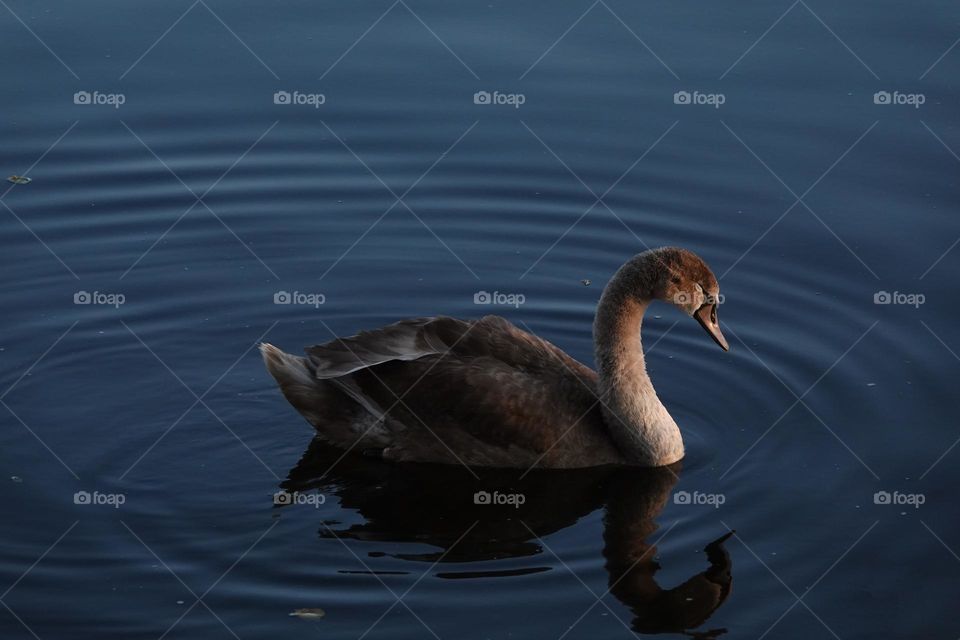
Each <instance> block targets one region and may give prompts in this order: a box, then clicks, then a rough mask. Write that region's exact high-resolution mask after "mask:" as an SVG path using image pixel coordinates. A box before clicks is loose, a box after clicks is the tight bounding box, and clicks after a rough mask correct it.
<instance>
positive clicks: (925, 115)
mask: <svg viewBox="0 0 960 640" xmlns="http://www.w3.org/2000/svg"><path fill="white" fill-rule="evenodd" d="M2 4H3V8H2V10H0V35H2V37H0V54H2V56H3V59H4V60H5V61H6V62H7V64H6V65H5V73H4V77H3V89H2V95H3V99H2V118H0V140H2V141H3V144H2V145H0V171H2V172H3V174H4V175H3V177H6V176H7V175H25V176H26V177H29V178H32V182H30V183H29V184H23V185H14V184H12V183H8V182H4V183H3V185H4V187H3V190H2V191H0V193H2V194H3V195H2V199H0V203H2V206H0V220H2V222H0V255H2V258H0V260H2V264H3V271H2V272H3V280H2V283H0V303H2V308H3V315H2V317H3V321H2V328H3V331H2V334H0V363H2V367H0V371H2V379H0V389H2V390H0V393H2V401H3V405H4V406H3V407H0V416H2V418H0V419H2V425H3V430H2V443H0V466H2V471H3V473H2V476H0V487H2V494H0V499H2V503H3V514H4V515H3V518H2V519H0V541H2V545H0V577H2V582H0V603H2V604H3V605H4V606H3V608H0V629H2V632H0V636H2V637H4V638H40V639H42V640H46V639H48V638H94V637H95V638H105V637H111V638H112V637H117V638H160V637H167V638H204V639H208V638H230V637H237V638H244V639H247V638H275V637H278V636H283V637H289V638H313V637H318V636H324V637H331V638H360V637H369V638H399V637H411V638H423V637H431V636H435V637H438V638H444V639H446V638H484V639H486V638H508V637H537V638H560V637H565V638H586V637H591V638H592V637H596V636H598V635H599V636H602V637H606V636H610V637H627V636H629V635H632V634H635V633H638V632H639V633H653V632H664V633H674V634H676V633H680V632H682V631H684V630H685V631H687V632H689V633H694V632H697V633H699V634H701V635H699V636H695V637H714V636H718V635H723V633H722V632H723V630H726V632H727V634H728V635H727V636H726V637H738V638H740V637H744V638H762V637H771V638H773V637H777V638H810V637H823V638H841V639H844V640H847V639H850V638H867V637H877V636H880V635H882V636H883V637H895V638H917V637H938V638H940V637H942V638H954V637H957V635H958V634H960V623H958V622H957V621H956V618H955V616H952V615H951V613H952V610H953V603H954V602H955V601H956V598H957V595H958V590H957V576H958V569H960V558H958V555H957V554H958V551H960V517H958V513H957V509H956V506H955V504H956V501H955V496H954V491H955V487H956V486H957V481H958V480H960V473H958V471H957V468H958V467H957V463H958V456H960V451H958V449H956V448H954V445H956V443H957V438H958V436H960V432H958V428H957V421H956V411H955V405H956V402H955V397H956V394H955V390H954V387H955V386H956V382H955V380H956V377H957V372H958V371H960V361H958V360H960V358H958V355H957V353H958V352H960V338H958V336H957V333H956V331H955V327H956V317H957V312H958V305H957V300H956V295H955V291H956V281H957V278H958V275H960V249H958V248H956V245H957V240H958V237H960V219H958V217H957V215H956V214H957V203H958V196H960V181H958V176H960V157H958V151H960V130H958V110H957V109H958V104H960V102H958V101H960V87H958V86H957V82H956V78H957V77H958V72H960V46H958V47H956V48H953V47H954V46H955V45H956V44H957V38H958V37H960V6H958V5H956V3H950V2H928V3H924V5H923V6H907V5H904V4H902V3H891V2H883V3H879V4H878V3H872V4H869V5H849V6H842V7H841V6H835V5H831V4H830V3H824V2H809V3H805V2H803V1H800V2H797V3H794V4H792V5H791V4H790V3H788V2H784V3H773V4H770V3H721V4H717V3H697V2H671V3H661V4H649V3H644V4H636V3H627V2H621V1H619V0H615V1H614V0H610V1H607V2H603V1H601V2H596V3H593V4H590V3H589V2H583V3H576V2H561V3H527V2H522V3H489V2H482V3H441V2H421V1H419V0H416V1H414V0H410V1H409V2H406V1H400V2H397V3H394V4H390V3H389V2H382V3H360V4H356V3H334V2H318V3H314V2H291V3H281V4H272V3H262V2H260V3H255V2H235V3H225V2H222V1H220V0H200V1H198V2H196V3H193V4H190V3H189V2H168V3H159V2H154V3H133V4H131V3H122V2H114V1H108V2H100V3H96V4H90V3H69V2H62V1H51V2H39V3H38V2H30V3H28V2H23V1H20V0H7V2H5V3H2ZM84 92H85V93H84ZM284 92H285V93H284ZM478 92H488V93H489V94H490V101H489V102H490V103H489V104H486V103H485V102H486V95H485V94H482V93H481V94H480V95H479V96H477V97H476V101H477V102H479V104H477V103H475V94H477V93H478ZM494 92H497V93H494ZM678 92H686V93H679V94H678ZM878 92H880V93H878ZM884 92H885V93H884ZM75 94H78V95H77V96H76V98H75ZM275 94H278V95H276V99H275ZM288 94H289V100H288V99H287V95H288ZM675 94H676V95H675ZM88 96H89V97H88ZM321 96H322V97H321ZM688 96H689V101H688ZM664 244H674V245H680V246H684V247H687V248H689V249H691V250H694V251H696V252H697V253H698V254H700V255H701V256H703V257H704V258H705V259H706V261H707V262H708V263H709V264H710V265H711V266H712V267H713V269H714V271H715V272H716V274H717V275H718V276H719V277H720V280H721V287H722V292H723V294H724V296H725V301H724V304H723V305H722V307H721V312H720V316H721V321H722V323H723V327H724V331H725V332H726V334H727V338H728V339H729V341H730V343H731V347H732V348H731V351H730V352H729V353H728V354H723V353H721V352H720V351H719V349H716V347H715V345H713V344H712V343H710V341H709V339H708V338H707V337H706V336H704V335H703V333H702V331H701V330H700V329H699V328H698V327H696V326H695V324H694V323H693V322H690V321H689V320H688V319H686V318H684V317H683V316H682V314H680V313H678V312H676V311H675V310H673V309H670V308H669V307H667V306H662V307H660V308H655V309H654V310H653V311H652V313H653V314H656V317H649V318H648V320H647V322H646V323H645V326H644V338H645V344H646V345H647V350H648V364H649V369H650V372H651V375H652V377H653V379H654V382H655V384H656V386H657V389H658V391H659V393H660V396H661V397H662V398H663V400H664V402H665V404H666V405H667V407H668V408H669V410H670V411H671V413H672V414H673V416H674V417H675V418H676V420H677V422H678V423H679V424H680V426H681V428H682V429H683V431H684V436H685V441H686V443H687V447H688V456H687V459H686V460H685V461H684V462H683V465H682V469H678V470H677V473H678V475H679V478H678V479H676V478H673V477H671V476H665V475H664V474H663V473H656V472H639V471H637V472H631V471H622V472H614V471H603V470H597V471H583V472H559V473H556V472H554V473H549V472H532V473H530V474H528V475H526V476H525V477H524V478H523V479H519V478H517V477H514V476H509V475H508V476H503V475H502V474H492V475H491V474H482V473H478V475H479V476H480V477H479V479H477V478H474V477H473V475H472V474H471V472H470V471H469V470H467V469H464V468H461V467H453V468H449V469H438V468H432V467H413V468H406V467H394V466H390V465H385V464H383V463H378V462H375V461H370V460H365V459H357V458H356V457H354V456H353V455H350V456H347V457H345V458H341V456H340V452H337V451H330V450H326V449H324V448H323V447H318V446H316V445H315V446H313V447H312V448H310V449H309V450H308V446H309V445H310V442H311V436H312V432H311V430H310V428H309V427H308V426H307V425H306V424H305V423H304V422H303V420H302V419H301V418H300V417H299V416H298V415H297V414H296V413H295V412H294V411H293V410H292V409H291V408H290V407H289V406H288V405H287V403H286V402H285V401H284V400H283V398H282V397H281V395H280V394H279V392H278V391H277V390H276V388H275V386H274V384H273V381H272V380H271V379H270V378H269V376H268V375H267V373H266V372H265V371H264V369H263V366H262V363H261V361H260V358H259V356H258V354H257V353H256V349H255V345H256V344H257V343H258V342H260V341H261V340H269V341H270V342H273V343H275V344H277V345H279V346H281V347H283V348H285V349H287V350H288V351H294V352H296V351H297V350H298V349H299V348H300V347H301V345H307V344H313V343H316V342H326V341H328V340H329V339H331V338H332V337H333V335H350V334H353V333H355V332H356V331H358V330H360V329H363V328H372V327H377V326H380V325H382V324H385V323H389V322H392V321H394V320H397V319H400V318H404V317H410V316H419V315H433V314H447V315H453V316H460V317H479V316H481V315H484V314H486V313H490V312H495V313H499V314H502V315H504V316H506V317H507V318H509V319H511V320H512V321H514V322H515V323H517V324H518V325H520V326H523V327H525V328H528V329H529V330H531V331H533V332H535V333H538V334H539V335H542V336H544V337H545V338H547V339H549V340H551V341H553V342H554V343H556V344H557V345H559V346H560V347H562V348H563V349H565V350H566V351H567V352H568V353H570V354H571V355H573V356H574V357H576V358H578V359H580V360H581V361H584V362H587V363H591V364H592V355H591V354H592V345H591V334H590V326H591V321H592V318H593V310H594V306H595V303H596V301H597V299H598V297H599V294H600V291H601V290H602V287H603V285H604V283H605V282H606V280H607V279H608V278H609V277H610V275H611V274H612V273H613V272H614V271H615V270H616V268H617V267H618V266H619V265H620V264H621V263H622V262H623V261H624V260H626V259H627V258H628V257H629V256H631V255H633V254H635V253H637V252H640V251H642V250H644V249H645V248H647V247H654V246H658V245H664ZM583 281H589V282H590V284H589V285H584V284H583ZM479 291H489V292H494V291H497V292H500V293H505V294H519V295H522V296H523V299H524V303H523V304H522V305H519V306H517V307H513V306H497V307H493V308H491V307H490V306H487V305H475V304H474V295H475V294H476V293H477V292H479ZM279 292H288V293H290V294H293V293H294V292H296V293H298V294H300V296H299V298H298V299H299V300H306V298H305V297H304V295H307V296H309V295H311V294H313V295H314V297H313V298H311V299H312V300H314V301H319V300H321V299H322V300H323V304H322V305H321V304H317V305H312V304H274V297H275V295H277V294H278V293H279ZM884 292H886V293H884ZM321 294H322V296H323V297H322V298H320V295H321ZM121 296H122V297H121ZM875 298H876V302H880V303H881V304H877V303H875ZM888 300H889V301H890V304H882V303H884V302H887V301H888ZM87 301H89V302H90V303H89V304H83V303H84V302H87ZM75 302H77V303H75ZM281 486H282V487H283V488H285V489H288V490H291V491H294V490H296V491H301V492H302V493H301V494H299V495H300V496H301V497H303V498H304V500H307V502H306V503H302V504H295V505H289V506H283V507H278V506H275V505H274V497H273V496H274V493H275V492H277V491H278V490H279V489H280V488H281ZM485 489H491V490H494V489H497V490H502V491H504V492H508V493H509V492H513V493H521V494H523V495H524V497H525V502H524V504H523V505H522V506H520V507H519V508H516V509H515V508H513V507H489V506H484V505H475V504H474V501H473V493H474V492H475V491H477V490H485ZM878 492H879V493H878ZM87 496H89V502H91V503H100V504H85V502H87ZM688 497H689V500H687V498H688ZM321 500H323V503H322V504H319V503H320V501H321ZM698 502H699V503H700V504H696V503H698ZM731 529H733V530H736V534H735V536H733V537H731V538H729V539H727V540H726V541H725V542H723V543H720V545H719V546H717V545H714V546H713V547H711V551H710V552H704V548H705V547H707V545H708V544H709V543H711V542H712V541H714V540H717V539H718V538H721V537H722V536H724V535H725V534H727V533H728V532H729V531H730V530H731ZM398 599H399V602H398ZM198 600H199V602H198ZM598 600H599V602H598ZM302 608H322V609H323V610H324V611H325V615H324V616H323V617H322V618H304V617H302V616H295V615H294V616H291V615H289V614H290V613H292V612H294V611H295V610H297V609H302Z"/></svg>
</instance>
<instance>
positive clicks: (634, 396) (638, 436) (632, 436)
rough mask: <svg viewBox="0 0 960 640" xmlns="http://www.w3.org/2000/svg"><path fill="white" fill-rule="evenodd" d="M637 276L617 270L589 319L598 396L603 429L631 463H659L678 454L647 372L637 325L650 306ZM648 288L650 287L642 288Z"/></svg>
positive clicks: (675, 431)
mask: <svg viewBox="0 0 960 640" xmlns="http://www.w3.org/2000/svg"><path fill="white" fill-rule="evenodd" d="M637 275H638V274H636V273H631V272H630V270H625V269H621V271H620V272H618V273H617V275H616V276H615V277H614V279H613V280H612V281H611V282H610V284H609V285H607V288H606V290H605V291H604V292H603V296H602V298H601V299H600V304H599V306H598V307H597V317H596V321H595V322H594V343H595V351H596V360H597V368H598V374H599V391H600V394H601V395H600V398H601V400H603V405H602V406H603V415H604V419H605V421H606V425H607V428H608V429H609V430H610V433H611V435H612V436H613V440H614V442H615V443H616V445H617V447H618V449H619V450H620V453H621V454H622V455H623V456H624V457H625V458H626V459H627V461H628V462H630V463H632V464H640V465H645V466H661V465H666V464H671V463H673V462H676V461H677V460H680V459H681V458H682V457H683V439H682V437H681V435H680V429H679V428H678V427H677V423H676V422H674V421H673V418H671V417H670V414H669V413H667V409H666V407H664V406H663V403H662V402H660V398H658V397H657V392H656V391H654V389H653V383H652V382H651V381H650V376H648V375H647V369H646V365H645V363H644V358H643V345H642V344H641V342H640V325H641V323H642V321H643V314H644V312H645V311H646V310H647V306H649V304H650V300H649V298H648V297H644V296H643V295H638V293H639V292H642V291H644V289H645V287H644V286H643V283H637V282H632V281H631V280H634V279H635V278H636V276H637ZM646 289H647V290H649V288H648V287H647V288H646Z"/></svg>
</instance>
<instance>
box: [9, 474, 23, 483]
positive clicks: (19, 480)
mask: <svg viewBox="0 0 960 640" xmlns="http://www.w3.org/2000/svg"><path fill="white" fill-rule="evenodd" d="M10 479H11V480H13V481H14V482H16V483H18V484H19V483H21V482H23V478H21V477H20V476H10Z"/></svg>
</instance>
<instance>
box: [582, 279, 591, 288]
mask: <svg viewBox="0 0 960 640" xmlns="http://www.w3.org/2000/svg"><path fill="white" fill-rule="evenodd" d="M580 284H582V285H583V286H585V287H589V286H590V281H589V280H587V279H586V278H584V279H583V280H581V281H580Z"/></svg>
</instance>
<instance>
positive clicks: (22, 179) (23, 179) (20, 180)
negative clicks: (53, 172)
mask: <svg viewBox="0 0 960 640" xmlns="http://www.w3.org/2000/svg"><path fill="white" fill-rule="evenodd" d="M7 182H12V183H13V184H30V183H31V182H33V179H32V178H28V177H27V176H10V177H9V178H7Z"/></svg>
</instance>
